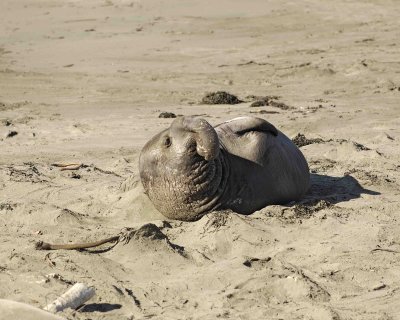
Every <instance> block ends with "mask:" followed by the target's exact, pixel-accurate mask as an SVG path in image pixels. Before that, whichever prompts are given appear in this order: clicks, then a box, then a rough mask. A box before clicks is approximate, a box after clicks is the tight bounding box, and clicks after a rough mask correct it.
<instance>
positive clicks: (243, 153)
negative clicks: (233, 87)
mask: <svg viewBox="0 0 400 320" xmlns="http://www.w3.org/2000/svg"><path fill="white" fill-rule="evenodd" d="M139 170H140V177H141V180H142V184H143V187H144V189H145V192H146V193H147V195H148V197H149V198H150V200H151V201H152V202H153V204H154V206H155V207H156V208H157V209H158V211H160V212H161V213H162V214H163V215H165V216H166V217H168V218H170V219H177V220H183V221H194V220H197V219H200V218H201V217H202V216H203V215H204V214H206V213H208V212H210V211H213V210H223V209H232V210H233V211H235V212H237V213H241V214H251V213H253V212H254V211H256V210H259V209H261V208H263V207H265V206H267V205H270V204H285V203H288V202H290V201H294V200H298V199H300V198H301V197H302V196H303V195H304V194H305V193H306V191H307V190H308V188H309V185H310V173H309V168H308V165H307V161H306V160H305V158H304V156H303V154H302V153H301V152H300V150H299V149H298V148H297V146H296V145H295V144H294V143H293V142H292V141H291V140H290V139H289V138H288V137H287V136H285V135H284V134H283V133H282V132H280V131H279V130H277V129H276V128H275V127H274V126H273V125H272V124H271V123H269V122H267V121H266V120H263V119H260V118H254V117H239V118H235V119H233V120H230V121H227V122H224V123H222V124H220V125H218V126H216V127H215V128H213V127H212V126H211V125H210V124H209V123H208V122H207V121H206V120H204V119H201V118H197V117H179V118H176V119H175V120H174V121H173V122H172V123H171V126H170V127H169V128H168V129H165V130H164V131H162V132H160V133H159V134H157V135H156V136H154V137H153V138H152V139H151V140H150V141H148V142H147V143H146V145H145V146H144V147H143V149H142V152H141V154H140V159H139Z"/></svg>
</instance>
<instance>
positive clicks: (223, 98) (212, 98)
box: [201, 91, 243, 104]
mask: <svg viewBox="0 0 400 320" xmlns="http://www.w3.org/2000/svg"><path fill="white" fill-rule="evenodd" d="M242 102H243V101H242V100H240V99H238V97H236V96H234V95H233V94H230V93H228V92H225V91H217V92H210V93H207V94H206V95H205V96H204V97H203V99H202V100H201V103H202V104H238V103H242Z"/></svg>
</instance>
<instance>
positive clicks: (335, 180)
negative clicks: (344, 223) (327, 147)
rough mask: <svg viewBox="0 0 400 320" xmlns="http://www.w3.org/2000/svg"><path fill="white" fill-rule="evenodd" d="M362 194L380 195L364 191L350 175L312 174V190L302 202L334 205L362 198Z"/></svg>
mask: <svg viewBox="0 0 400 320" xmlns="http://www.w3.org/2000/svg"><path fill="white" fill-rule="evenodd" d="M361 194H370V195H379V194H380V193H379V192H376V191H372V190H368V189H364V188H363V187H362V186H361V185H360V184H359V183H358V181H357V179H355V178H353V177H352V176H350V175H345V176H343V177H331V176H326V175H320V174H314V173H313V174H311V188H310V190H309V191H308V192H307V194H306V195H305V197H304V200H303V201H302V202H307V201H312V200H314V201H315V200H326V201H329V202H330V203H332V204H336V203H340V202H344V201H349V200H351V199H356V198H360V197H361Z"/></svg>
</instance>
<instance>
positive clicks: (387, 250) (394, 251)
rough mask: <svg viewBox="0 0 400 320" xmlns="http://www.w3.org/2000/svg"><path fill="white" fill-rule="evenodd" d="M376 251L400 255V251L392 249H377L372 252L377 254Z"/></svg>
mask: <svg viewBox="0 0 400 320" xmlns="http://www.w3.org/2000/svg"><path fill="white" fill-rule="evenodd" d="M375 251H386V252H393V253H400V251H397V250H392V249H386V248H375V249H372V250H371V252H375Z"/></svg>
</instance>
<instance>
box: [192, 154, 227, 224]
mask: <svg viewBox="0 0 400 320" xmlns="http://www.w3.org/2000/svg"><path fill="white" fill-rule="evenodd" d="M196 160H197V161H193V163H192V164H191V168H190V169H189V172H190V174H189V177H188V178H189V179H188V180H189V183H188V184H186V192H185V193H187V197H186V199H185V200H184V201H185V202H186V205H187V208H186V210H185V211H186V212H185V214H186V215H187V214H188V211H189V212H192V213H193V214H194V216H192V217H191V220H197V219H200V218H201V217H202V216H203V215H205V214H207V213H208V212H210V211H213V210H217V209H219V208H220V207H221V205H223V203H224V197H225V194H226V188H227V185H228V179H229V175H230V164H229V157H227V152H226V151H225V150H224V149H223V148H222V147H221V149H220V152H219V154H218V156H217V158H215V159H214V160H211V161H206V160H204V159H203V158H201V157H198V158H197V159H196Z"/></svg>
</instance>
